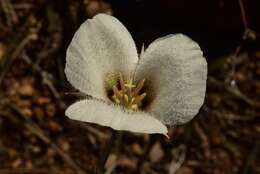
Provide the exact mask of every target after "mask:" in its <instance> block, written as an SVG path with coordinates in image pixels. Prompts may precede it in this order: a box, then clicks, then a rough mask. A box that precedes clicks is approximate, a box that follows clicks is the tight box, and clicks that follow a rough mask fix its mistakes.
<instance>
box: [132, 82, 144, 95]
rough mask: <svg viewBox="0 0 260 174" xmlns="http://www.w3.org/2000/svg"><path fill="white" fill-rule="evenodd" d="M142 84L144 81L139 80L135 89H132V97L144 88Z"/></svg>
mask: <svg viewBox="0 0 260 174" xmlns="http://www.w3.org/2000/svg"><path fill="white" fill-rule="evenodd" d="M144 82H145V79H143V80H141V81H140V82H139V83H138V84H137V87H136V88H135V89H134V91H133V93H132V94H133V96H135V95H137V94H138V93H139V92H140V91H141V89H142V88H143V87H144Z"/></svg>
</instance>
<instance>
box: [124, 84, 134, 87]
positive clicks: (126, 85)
mask: <svg viewBox="0 0 260 174" xmlns="http://www.w3.org/2000/svg"><path fill="white" fill-rule="evenodd" d="M125 87H128V88H135V85H133V84H131V83H125Z"/></svg>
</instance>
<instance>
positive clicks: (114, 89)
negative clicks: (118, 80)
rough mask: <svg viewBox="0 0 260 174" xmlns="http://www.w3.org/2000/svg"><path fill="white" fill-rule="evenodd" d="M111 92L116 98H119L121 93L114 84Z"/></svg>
mask: <svg viewBox="0 0 260 174" xmlns="http://www.w3.org/2000/svg"><path fill="white" fill-rule="evenodd" d="M113 92H114V94H115V95H116V97H117V98H121V97H122V94H121V93H120V91H119V90H118V89H117V87H116V86H113Z"/></svg>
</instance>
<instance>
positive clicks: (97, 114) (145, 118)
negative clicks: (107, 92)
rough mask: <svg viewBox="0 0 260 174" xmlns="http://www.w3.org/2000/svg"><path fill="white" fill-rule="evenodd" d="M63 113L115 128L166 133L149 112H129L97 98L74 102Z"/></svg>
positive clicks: (73, 117)
mask: <svg viewBox="0 0 260 174" xmlns="http://www.w3.org/2000/svg"><path fill="white" fill-rule="evenodd" d="M65 114H66V115H67V116H68V117H69V118H71V119H74V120H79V121H84V122H89V123H96V124H100V125H103V126H109V127H111V128H113V129H115V130H126V131H132V132H139V133H150V134H153V133H159V134H164V135H166V134H167V128H166V126H165V125H164V124H162V123H161V122H160V121H159V120H157V119H155V118H154V117H152V116H150V115H149V114H146V113H143V112H129V111H126V110H123V108H122V107H120V106H117V105H113V104H111V105H108V104H107V103H104V102H101V101H97V100H82V101H79V102H76V103H74V104H72V105H71V106H70V107H69V108H68V109H67V110H66V112H65ZM166 136H167V135H166Z"/></svg>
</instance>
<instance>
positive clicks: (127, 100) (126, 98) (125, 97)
mask: <svg viewBox="0 0 260 174" xmlns="http://www.w3.org/2000/svg"><path fill="white" fill-rule="evenodd" d="M124 99H125V101H126V103H128V102H129V98H128V96H127V95H126V94H125V95H124Z"/></svg>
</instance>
